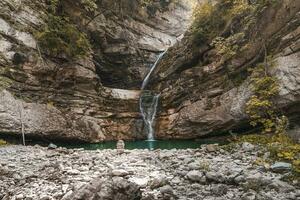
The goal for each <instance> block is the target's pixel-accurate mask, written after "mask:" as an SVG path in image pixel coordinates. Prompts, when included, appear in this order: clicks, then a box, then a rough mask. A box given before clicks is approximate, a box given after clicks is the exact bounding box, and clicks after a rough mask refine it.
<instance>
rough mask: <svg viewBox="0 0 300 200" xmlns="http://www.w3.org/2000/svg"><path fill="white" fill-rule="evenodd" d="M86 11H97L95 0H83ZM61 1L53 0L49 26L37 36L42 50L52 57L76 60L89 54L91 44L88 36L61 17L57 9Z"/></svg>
mask: <svg viewBox="0 0 300 200" xmlns="http://www.w3.org/2000/svg"><path fill="white" fill-rule="evenodd" d="M81 2H82V4H83V6H84V8H85V9H96V6H97V5H96V4H95V1H94V0H81ZM60 3H61V0H51V2H50V5H49V14H48V16H47V17H48V19H47V21H46V22H47V24H46V25H45V26H44V27H43V29H42V30H41V31H39V32H36V34H35V36H36V38H37V40H38V42H39V45H40V46H41V48H42V50H43V51H45V52H46V53H48V54H50V55H51V56H60V55H64V56H66V57H67V58H71V59H76V58H80V57H84V56H86V55H87V54H88V52H89V49H90V43H89V40H88V39H87V36H86V35H85V34H84V33H82V32H81V31H80V30H79V29H78V28H77V27H76V25H75V24H73V23H71V22H70V20H69V18H68V17H66V16H60V15H58V14H57V13H56V12H57V7H58V5H59V4H60Z"/></svg>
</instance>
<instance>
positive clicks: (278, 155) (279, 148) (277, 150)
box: [238, 133, 300, 175]
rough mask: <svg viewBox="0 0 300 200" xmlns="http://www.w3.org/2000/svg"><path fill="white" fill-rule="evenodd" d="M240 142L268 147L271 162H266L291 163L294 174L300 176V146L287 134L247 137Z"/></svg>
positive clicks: (240, 139)
mask: <svg viewBox="0 0 300 200" xmlns="http://www.w3.org/2000/svg"><path fill="white" fill-rule="evenodd" d="M238 142H239V143H242V142H250V143H252V144H256V145H261V146H263V147H266V149H267V150H268V151H269V152H270V158H271V160H269V161H265V162H272V161H274V160H276V161H284V162H289V163H291V164H292V166H293V170H294V172H296V173H297V174H298V175H299V174H300V144H298V143H295V142H293V140H292V139H291V138H290V137H289V136H288V135H287V134H285V133H278V134H275V135H273V136H270V135H247V136H243V137H241V138H239V140H238Z"/></svg>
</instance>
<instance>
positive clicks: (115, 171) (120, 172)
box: [111, 169, 129, 176]
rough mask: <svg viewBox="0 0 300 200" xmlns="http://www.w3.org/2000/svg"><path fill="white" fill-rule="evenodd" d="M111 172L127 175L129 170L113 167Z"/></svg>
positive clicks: (115, 174) (114, 174)
mask: <svg viewBox="0 0 300 200" xmlns="http://www.w3.org/2000/svg"><path fill="white" fill-rule="evenodd" d="M111 173H112V175H113V176H127V175H128V174H129V172H128V171H126V170H124V169H114V170H112V172H111Z"/></svg>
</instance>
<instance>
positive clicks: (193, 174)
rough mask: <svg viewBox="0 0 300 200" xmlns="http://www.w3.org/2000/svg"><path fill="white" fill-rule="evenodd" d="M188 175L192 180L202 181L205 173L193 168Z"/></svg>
mask: <svg viewBox="0 0 300 200" xmlns="http://www.w3.org/2000/svg"><path fill="white" fill-rule="evenodd" d="M186 176H187V178H188V179H189V180H191V181H195V182H200V181H201V178H202V176H203V173H202V172H200V171H196V170H193V171H190V172H188V173H187V175H186Z"/></svg>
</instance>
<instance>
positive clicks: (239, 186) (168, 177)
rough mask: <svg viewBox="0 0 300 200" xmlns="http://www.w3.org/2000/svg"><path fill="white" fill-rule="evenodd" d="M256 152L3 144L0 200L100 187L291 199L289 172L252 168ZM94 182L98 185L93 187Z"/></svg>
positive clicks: (189, 197)
mask: <svg viewBox="0 0 300 200" xmlns="http://www.w3.org/2000/svg"><path fill="white" fill-rule="evenodd" d="M260 154H261V151H260V149H259V147H258V146H254V145H251V144H249V143H244V144H241V145H236V146H235V147H234V148H231V150H225V149H223V148H219V147H218V146H214V145H208V146H206V145H204V146H202V148H199V149H186V150H175V149H173V150H155V151H149V150H125V152H124V153H122V154H118V153H117V151H116V150H109V149H108V150H92V151H90V150H83V149H65V148H57V149H54V150H49V149H47V148H45V147H40V146H27V147H23V146H15V145H11V146H4V147H0V199H3V200H11V199H26V200H30V199H33V200H36V199H41V200H47V199H63V200H68V199H83V198H84V197H80V195H82V194H83V193H94V194H96V193H98V194H97V195H100V196H101V195H108V192H107V191H108V190H107V191H105V192H103V191H102V192H99V191H98V190H101V189H102V188H111V190H109V191H110V192H111V194H110V195H118V194H119V193H122V192H123V193H124V188H122V187H126V188H127V189H126V190H128V191H129V189H128V188H131V190H130V191H135V192H132V194H130V195H131V197H130V198H132V199H134V198H137V199H140V198H142V199H144V200H146V199H149V200H150V199H151V200H155V199H179V200H200V199H203V200H209V199H215V200H221V199H222V200H223V199H236V200H240V199H244V200H251V199H253V200H254V199H277V200H280V199H282V200H286V199H299V198H300V190H299V183H298V182H297V181H290V182H287V181H284V177H286V176H287V174H288V173H290V170H289V169H283V168H282V166H281V168H280V167H279V168H278V170H279V172H280V173H275V172H273V171H271V170H270V169H267V168H268V167H266V168H265V167H263V166H260V165H257V160H258V155H260ZM264 156H268V155H264ZM284 170H287V172H284ZM101 181H102V182H103V183H102V186H101V187H100V186H99V184H98V186H97V187H96V186H95V183H96V185H97V183H99V182H101ZM91 182H92V184H93V186H94V187H91V185H89V183H91ZM125 183H126V184H125ZM107 185H109V187H108V186H107ZM91 188H92V189H91ZM132 188H133V189H132ZM77 191H81V192H80V193H81V194H77V193H76V192H77ZM82 191H84V192H82ZM91 191H93V192H91ZM123 193H122V195H126V194H123ZM94 194H89V195H94ZM128 195H129V194H128ZM134 195H136V196H135V197H134ZM115 198H116V197H115ZM130 198H129V197H128V199H130ZM84 199H89V198H84Z"/></svg>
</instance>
